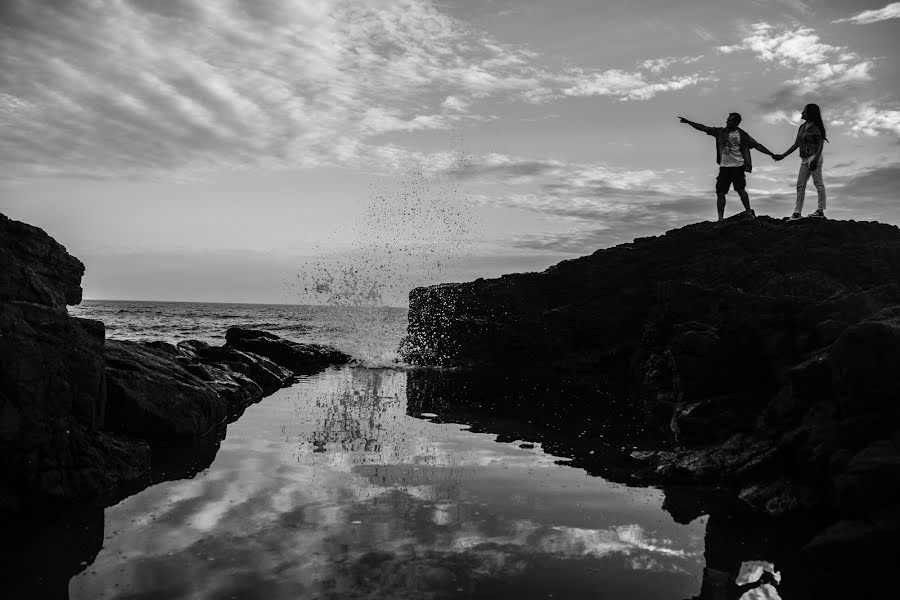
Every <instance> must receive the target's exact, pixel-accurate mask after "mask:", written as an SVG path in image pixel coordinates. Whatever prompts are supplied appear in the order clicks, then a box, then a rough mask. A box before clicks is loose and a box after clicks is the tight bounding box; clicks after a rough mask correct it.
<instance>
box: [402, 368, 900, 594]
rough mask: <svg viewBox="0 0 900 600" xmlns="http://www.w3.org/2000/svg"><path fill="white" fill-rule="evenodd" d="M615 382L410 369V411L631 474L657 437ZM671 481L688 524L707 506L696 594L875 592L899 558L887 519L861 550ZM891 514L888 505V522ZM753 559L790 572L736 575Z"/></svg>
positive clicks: (599, 470)
mask: <svg viewBox="0 0 900 600" xmlns="http://www.w3.org/2000/svg"><path fill="white" fill-rule="evenodd" d="M616 389H617V388H616V387H615V386H614V385H610V382H609V381H606V382H604V381H594V382H592V381H590V380H587V379H577V380H572V381H567V380H566V379H565V378H564V377H560V376H559V374H558V373H557V374H541V373H534V372H533V371H532V372H528V373H522V372H512V371H502V370H471V371H465V370H460V371H446V370H431V369H417V370H412V371H410V372H409V373H408V384H407V396H408V398H409V405H408V407H407V412H408V414H409V415H412V416H419V415H421V414H422V413H423V412H428V413H435V414H436V415H437V416H436V417H435V418H434V419H433V420H435V421H437V422H454V423H465V424H470V425H472V430H473V431H482V432H492V433H496V434H497V439H498V441H499V442H504V441H505V442H509V441H514V440H524V441H529V442H540V443H541V444H542V447H543V449H544V450H546V451H548V452H550V453H552V454H556V455H559V456H568V457H572V459H573V460H572V461H571V462H569V463H567V464H569V465H572V466H580V467H582V468H584V469H586V470H587V471H588V472H589V473H591V474H595V475H600V476H602V477H604V478H606V479H610V480H613V481H621V482H626V483H631V482H630V481H629V479H630V471H629V468H630V467H632V466H638V465H637V463H634V462H631V461H630V459H629V456H628V454H629V453H630V452H632V451H633V448H634V447H635V446H637V447H641V445H642V444H644V443H650V444H657V443H658V442H656V441H653V440H652V438H647V437H646V432H644V431H643V430H642V420H643V414H642V413H635V412H634V411H632V410H629V408H628V405H627V404H623V403H621V402H619V401H618V400H617V398H616V393H615V390H616ZM648 440H649V442H648ZM632 484H633V483H632ZM644 484H646V480H644ZM664 491H665V494H666V499H665V503H664V505H663V508H664V509H665V510H667V511H668V512H669V513H670V514H671V515H672V517H673V518H674V519H675V521H676V522H678V523H684V524H686V523H690V522H691V521H693V520H694V519H696V518H698V517H700V516H701V515H708V521H707V525H706V535H705V552H704V556H705V559H706V568H705V569H704V579H703V592H702V594H701V595H699V596H696V598H697V599H698V600H699V599H703V600H712V599H716V600H718V599H722V600H725V599H729V600H737V599H738V598H739V597H740V596H742V595H743V594H744V593H747V592H748V591H749V590H750V589H751V588H753V587H756V586H762V585H772V586H773V587H774V589H775V590H777V593H778V594H779V595H780V596H781V597H783V598H816V599H819V598H832V597H834V598H850V597H877V596H874V595H867V594H869V593H870V592H874V590H876V589H877V586H876V584H875V582H880V581H884V580H885V578H886V577H887V573H889V572H890V569H891V568H892V567H891V566H890V562H891V557H893V555H894V554H895V552H894V548H895V545H894V544H893V543H892V540H891V537H890V534H889V533H887V532H889V531H890V529H889V528H886V529H885V534H884V535H882V539H883V543H881V544H880V545H879V544H878V543H873V539H875V538H874V537H873V533H872V532H871V531H872V530H873V528H874V527H877V525H871V524H870V525H868V526H867V527H868V529H866V530H865V531H862V533H860V534H859V539H860V540H861V543H860V546H859V548H858V549H859V552H858V553H847V552H843V551H842V552H840V553H834V552H833V551H831V552H829V549H828V548H827V547H825V548H820V547H817V546H813V545H812V544H811V545H809V546H807V545H806V544H807V543H808V542H809V537H810V534H811V533H812V532H813V531H815V527H812V528H810V526H809V525H810V524H808V523H792V522H785V521H778V520H773V519H769V518H764V517H760V516H759V515H758V514H756V515H754V514H752V513H749V512H748V511H747V510H746V507H742V506H740V505H739V504H738V503H736V502H735V501H734V499H733V498H729V496H728V494H727V493H724V492H719V491H717V490H715V489H710V488H700V487H697V486H687V485H686V486H667V487H665V488H664ZM895 513H896V514H900V511H895ZM891 518H892V516H891V515H890V514H887V513H886V514H885V516H884V520H885V523H890V522H891ZM893 518H894V519H895V520H896V517H893ZM851 525H852V524H851ZM862 528H863V527H862V525H860V526H858V529H862ZM867 531H868V533H867ZM854 534H856V529H854V528H853V527H852V526H847V527H845V529H844V530H841V531H838V530H835V533H834V537H835V539H836V540H837V541H836V542H835V546H837V545H838V544H839V543H844V542H845V540H843V539H842V537H841V536H846V537H847V538H848V539H851V538H852V536H853V535H854ZM875 537H877V536H875ZM875 541H876V542H877V539H875ZM827 543H828V540H825V541H824V542H822V546H827ZM844 547H845V546H844ZM753 560H761V561H768V562H771V563H773V564H774V565H776V567H777V569H778V571H779V572H780V573H781V575H782V581H781V582H775V580H774V578H773V577H772V576H771V575H764V576H763V577H762V579H761V580H760V581H758V582H755V583H749V582H748V583H744V584H743V585H738V583H737V577H738V575H739V573H740V572H741V567H742V565H744V563H746V561H753ZM770 578H771V581H770ZM760 589H762V588H760ZM759 593H762V591H760V592H759Z"/></svg>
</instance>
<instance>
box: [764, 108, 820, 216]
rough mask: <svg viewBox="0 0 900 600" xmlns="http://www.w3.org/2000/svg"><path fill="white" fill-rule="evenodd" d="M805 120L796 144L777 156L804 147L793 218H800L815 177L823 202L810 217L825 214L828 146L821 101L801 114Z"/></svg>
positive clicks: (780, 157)
mask: <svg viewBox="0 0 900 600" xmlns="http://www.w3.org/2000/svg"><path fill="white" fill-rule="evenodd" d="M800 118H802V119H803V123H802V124H801V125H800V128H799V129H798V130H797V137H796V139H795V140H794V145H793V146H791V147H790V148H788V149H787V150H785V151H784V152H783V153H782V154H778V155H777V156H775V160H781V159H783V158H784V157H785V156H787V155H788V154H790V153H791V152H793V151H794V150H796V149H797V148H799V149H800V172H799V173H798V174H797V204H796V205H795V206H794V213H793V214H792V215H791V219H799V218H800V216H801V211H802V210H803V198H804V196H805V195H806V183H807V182H808V181H809V178H810V176H812V180H813V185H815V186H816V193H817V194H818V196H819V205H818V206H817V207H816V210H815V212H812V213H810V215H809V216H810V217H818V218H824V217H825V183H824V182H823V181H822V150H823V149H824V148H825V141H826V140H827V139H828V138H827V137H826V135H825V124H824V123H823V122H822V111H821V110H820V109H819V105H818V104H807V105H806V106H804V107H803V112H801V113H800Z"/></svg>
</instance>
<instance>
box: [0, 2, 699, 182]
mask: <svg viewBox="0 0 900 600" xmlns="http://www.w3.org/2000/svg"><path fill="white" fill-rule="evenodd" d="M0 33H2V35H0V124H2V125H3V133H2V134H0V160H2V161H3V163H4V165H5V166H6V169H5V173H6V175H7V176H10V175H13V176H15V175H19V176H25V175H29V174H30V175H34V174H61V173H62V174H65V173H72V174H77V175H79V176H94V177H105V176H116V177H120V176H123V175H127V174H129V173H131V174H141V173H148V172H165V173H167V174H168V173H172V172H193V171H202V170H206V169H212V168H222V167H228V168H235V167H237V168H240V167H256V166H265V167H273V168H278V167H296V166H318V165H329V164H341V165H356V164H371V163H372V162H374V161H377V160H378V159H379V157H380V156H381V155H383V154H384V153H385V151H384V150H383V149H382V148H381V144H382V143H383V138H377V139H376V136H384V135H389V134H395V135H396V134H402V133H404V132H411V131H422V130H447V129H451V128H455V127H458V126H460V125H461V124H465V123H467V122H477V121H483V120H485V119H490V118H492V117H491V115H485V114H482V113H480V112H479V104H480V103H482V104H483V101H484V100H485V99H489V98H492V99H495V100H499V101H506V102H545V101H548V100H551V99H556V98H562V97H566V96H593V95H604V96H610V97H613V98H619V99H622V100H646V99H648V98H652V97H653V96H655V95H657V94H660V93H663V92H667V91H672V90H678V89H682V88H684V87H687V86H690V85H694V84H696V83H697V82H699V81H701V80H703V77H702V76H699V75H692V76H686V77H675V78H659V77H656V76H655V74H654V73H653V72H651V73H649V74H645V73H641V72H636V73H629V72H626V71H622V70H617V69H611V70H607V71H605V72H603V73H599V74H598V73H594V72H590V71H586V70H583V69H580V68H573V67H565V68H551V67H549V66H547V65H545V64H544V63H543V61H542V58H541V56H539V55H538V54H537V53H535V52H533V51H531V50H529V49H528V48H524V47H521V46H515V45H510V44H504V43H501V42H500V41H498V40H496V39H494V38H492V37H490V36H488V35H487V34H485V33H484V32H482V31H480V30H478V29H477V28H475V27H474V26H472V25H471V24H469V23H466V22H464V21H461V20H459V19H456V18H453V17H450V16H448V15H447V14H445V13H443V12H441V10H439V8H438V7H437V6H436V5H435V4H434V3H432V2H431V1H430V0H401V1H389V0H373V1H365V0H348V1H345V2H330V1H326V0H309V1H307V2H288V1H286V0H272V1H271V2H265V3H225V4H223V3H198V2H172V3H129V2H115V3H58V2H50V1H49V0H48V1H45V2H31V1H26V0H10V2H5V3H4V4H3V8H2V9H0ZM388 154H390V152H388Z"/></svg>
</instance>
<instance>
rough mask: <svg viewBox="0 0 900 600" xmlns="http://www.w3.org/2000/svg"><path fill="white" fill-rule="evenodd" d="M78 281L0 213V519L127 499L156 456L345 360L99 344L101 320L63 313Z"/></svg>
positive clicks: (191, 345)
mask: <svg viewBox="0 0 900 600" xmlns="http://www.w3.org/2000/svg"><path fill="white" fill-rule="evenodd" d="M83 274H84V265H82V263H81V262H80V261H78V259H76V258H74V257H72V256H71V255H69V254H68V252H66V249H65V248H64V247H63V246H61V245H60V244H59V243H57V242H56V241H55V240H53V239H52V238H51V237H50V236H48V235H47V234H46V233H45V232H43V231H42V230H40V229H38V228H36V227H32V226H30V225H26V224H24V223H19V222H17V221H12V220H10V219H8V218H7V217H6V216H4V215H2V214H0V518H4V517H9V516H11V515H17V514H20V513H21V512H23V511H26V510H35V509H40V508H42V507H46V506H47V505H54V506H71V505H75V504H79V503H84V502H87V501H96V500H100V499H102V498H104V497H107V496H109V495H110V494H115V493H116V492H115V490H121V489H125V488H131V489H132V491H136V490H135V489H134V486H135V485H138V486H140V485H146V484H147V483H148V482H149V481H150V480H151V479H152V477H151V457H152V456H156V455H157V454H159V452H158V451H157V448H160V447H162V446H164V445H165V444H170V443H179V444H183V443H185V442H189V441H191V440H196V439H197V438H198V437H202V436H206V435H207V434H209V433H210V432H211V431H214V430H217V429H218V428H221V426H222V425H223V424H225V423H227V422H229V421H232V420H234V419H236V418H237V417H238V416H240V415H241V413H242V412H243V411H244V409H245V408H246V407H247V406H248V405H250V404H252V403H253V402H257V401H259V400H260V399H261V398H262V397H263V396H265V395H268V394H271V393H272V392H274V391H276V390H277V389H279V388H281V387H282V386H284V385H287V384H289V383H290V382H291V381H292V379H293V377H294V376H295V374H300V373H310V372H314V371H315V370H318V369H321V368H324V367H325V366H327V365H329V364H332V363H344V362H347V360H348V357H347V356H346V355H343V354H341V353H339V352H337V351H336V350H333V349H331V348H328V347H324V346H314V345H300V344H296V343H294V342H290V341H288V340H282V339H281V338H279V337H277V336H274V335H272V334H268V333H265V332H252V334H253V335H250V333H247V335H245V336H244V338H246V339H243V340H242V343H246V344H250V346H253V347H256V346H259V344H258V343H256V340H258V339H262V340H264V342H265V343H264V345H263V347H262V348H261V349H262V350H263V351H262V352H256V351H254V349H253V347H246V348H236V347H233V346H232V345H228V346H223V347H213V346H210V345H208V344H205V343H203V342H196V341H193V342H182V343H181V344H179V345H178V346H174V345H172V344H168V343H165V342H127V341H114V340H110V341H108V342H107V341H106V340H105V327H104V325H103V323H101V322H99V321H92V320H89V319H78V318H73V317H70V316H69V314H68V312H67V310H66V305H68V304H77V303H79V302H81V294H82V292H81V277H82V275H83ZM245 331H246V332H251V330H245ZM254 343H256V346H254ZM273 349H274V350H273ZM267 356H271V358H267Z"/></svg>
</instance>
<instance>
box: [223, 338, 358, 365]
mask: <svg viewBox="0 0 900 600" xmlns="http://www.w3.org/2000/svg"><path fill="white" fill-rule="evenodd" d="M225 348H228V349H233V350H241V351H244V352H248V353H252V354H255V355H258V356H263V357H266V358H268V359H270V360H271V361H273V362H275V363H278V364H279V365H282V366H284V367H286V368H287V369H290V370H291V371H293V372H294V373H296V374H301V373H314V372H316V371H317V370H319V369H321V368H322V367H324V366H328V365H342V364H345V363H348V362H350V356H348V355H347V354H344V353H343V352H340V351H338V350H335V349H334V348H331V347H329V346H324V345H322V344H304V343H300V342H294V341H291V340H285V339H283V338H280V337H278V336H277V335H274V334H272V333H268V332H266V331H259V330H257V329H244V328H242V327H229V328H228V330H227V331H226V332H225Z"/></svg>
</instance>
